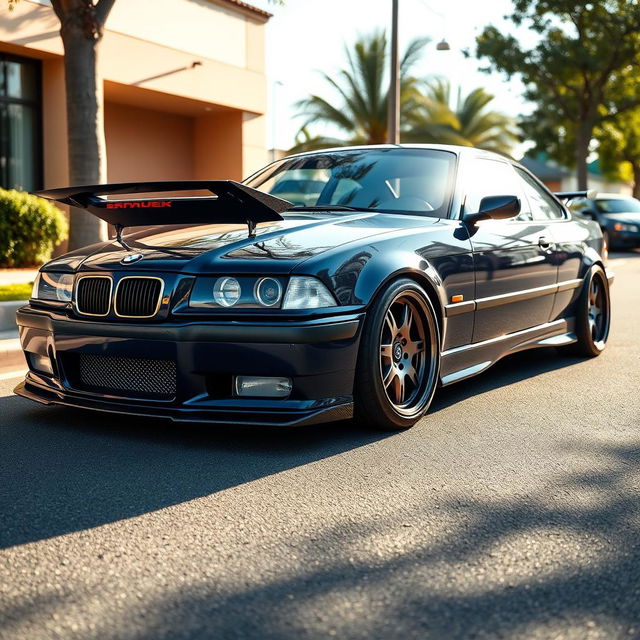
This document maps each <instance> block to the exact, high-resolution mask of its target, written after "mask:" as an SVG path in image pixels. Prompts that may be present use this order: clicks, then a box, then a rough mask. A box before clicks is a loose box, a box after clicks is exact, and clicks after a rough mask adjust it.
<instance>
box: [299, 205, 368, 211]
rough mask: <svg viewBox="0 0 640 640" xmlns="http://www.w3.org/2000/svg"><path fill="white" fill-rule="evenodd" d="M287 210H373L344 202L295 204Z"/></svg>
mask: <svg viewBox="0 0 640 640" xmlns="http://www.w3.org/2000/svg"><path fill="white" fill-rule="evenodd" d="M287 211H373V209H368V208H367V207H350V206H349V205H346V204H326V205H323V204H315V205H311V206H304V205H296V206H295V207H291V208H290V209H287Z"/></svg>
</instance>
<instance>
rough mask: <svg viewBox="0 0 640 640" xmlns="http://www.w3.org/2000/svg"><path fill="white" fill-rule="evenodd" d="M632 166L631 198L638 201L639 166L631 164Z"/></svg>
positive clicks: (639, 189) (639, 193) (639, 188)
mask: <svg viewBox="0 0 640 640" xmlns="http://www.w3.org/2000/svg"><path fill="white" fill-rule="evenodd" d="M632 166H633V197H634V198H638V199H639V200H640V164H639V163H636V162H634V163H632Z"/></svg>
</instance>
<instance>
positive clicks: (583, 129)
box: [575, 122, 593, 191]
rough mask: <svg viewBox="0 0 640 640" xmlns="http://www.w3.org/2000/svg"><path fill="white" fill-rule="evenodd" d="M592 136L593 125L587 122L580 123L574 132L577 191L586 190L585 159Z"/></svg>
mask: <svg viewBox="0 0 640 640" xmlns="http://www.w3.org/2000/svg"><path fill="white" fill-rule="evenodd" d="M592 134H593V125H592V124H591V123H589V122H581V123H580V124H579V125H578V130H577V132H576V149H575V151H576V171H577V176H578V189H579V190H580V191H582V190H586V189H588V174H587V157H588V156H589V145H590V144H591V136H592Z"/></svg>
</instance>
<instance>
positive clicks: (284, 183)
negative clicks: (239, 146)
mask: <svg viewBox="0 0 640 640" xmlns="http://www.w3.org/2000/svg"><path fill="white" fill-rule="evenodd" d="M455 159H456V157H455V154H453V153H451V152H448V151H440V150H435V149H406V148H393V149H352V150H348V151H333V152H330V153H317V154H312V155H304V156H298V157H294V158H288V159H284V160H282V161H280V162H278V163H276V164H273V165H271V166H269V167H267V168H266V169H264V170H263V171H261V172H260V173H258V174H257V175H254V176H252V177H251V178H250V179H249V180H248V181H247V182H246V184H247V185H248V186H250V187H253V188H254V189H258V190H260V191H264V192H266V193H270V194H273V195H275V196H278V197H279V198H282V199H284V200H289V201H290V202H292V203H293V204H294V205H296V207H301V208H302V207H305V208H307V207H308V208H329V209H331V208H337V209H340V208H345V209H347V208H353V209H358V210H360V209H366V210H372V211H390V212H394V213H396V212H398V213H400V212H408V213H414V214H422V215H427V216H435V217H446V216H447V213H448V210H449V201H450V199H451V191H452V183H453V168H454V166H455Z"/></svg>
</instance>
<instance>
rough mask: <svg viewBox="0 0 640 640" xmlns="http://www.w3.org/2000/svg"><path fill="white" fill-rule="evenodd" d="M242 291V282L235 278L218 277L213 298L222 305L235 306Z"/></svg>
mask: <svg viewBox="0 0 640 640" xmlns="http://www.w3.org/2000/svg"><path fill="white" fill-rule="evenodd" d="M241 293H242V289H241V288H240V283H239V282H238V281H237V280H236V279H235V278H218V279H217V280H216V283H215V284H214V285H213V299H214V301H215V303H216V304H219V305H220V306H221V307H233V305H234V304H236V303H237V302H238V300H240V295H241Z"/></svg>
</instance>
